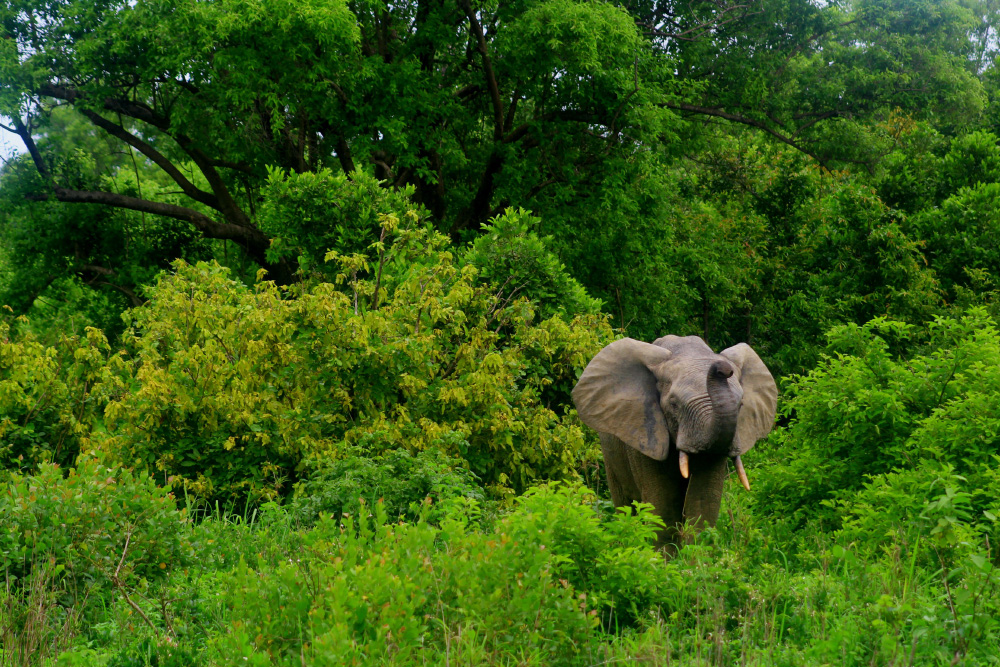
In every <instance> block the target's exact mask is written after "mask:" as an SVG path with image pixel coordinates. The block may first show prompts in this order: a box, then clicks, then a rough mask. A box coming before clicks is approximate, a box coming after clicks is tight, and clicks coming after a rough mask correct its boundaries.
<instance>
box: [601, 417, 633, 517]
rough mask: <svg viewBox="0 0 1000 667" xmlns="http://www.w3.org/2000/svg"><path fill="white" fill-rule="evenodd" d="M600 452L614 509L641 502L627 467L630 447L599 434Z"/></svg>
mask: <svg viewBox="0 0 1000 667" xmlns="http://www.w3.org/2000/svg"><path fill="white" fill-rule="evenodd" d="M600 435H601V452H602V453H603V454H604V471H605V472H606V473H607V477H608V490H609V491H611V502H613V503H614V504H615V507H625V506H627V505H631V504H632V503H634V502H635V501H637V500H641V495H640V493H639V488H638V487H637V486H636V484H635V479H634V478H633V476H632V469H631V468H630V467H629V460H628V452H629V451H631V450H632V448H631V447H629V446H628V445H626V444H625V443H624V442H622V441H621V440H619V439H618V438H616V437H615V436H613V435H611V434H610V433H601V434H600Z"/></svg>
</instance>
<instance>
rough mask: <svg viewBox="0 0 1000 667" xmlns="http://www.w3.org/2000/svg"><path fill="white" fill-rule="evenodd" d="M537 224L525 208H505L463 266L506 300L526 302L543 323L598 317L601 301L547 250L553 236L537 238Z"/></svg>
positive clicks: (490, 225) (478, 240)
mask: <svg viewBox="0 0 1000 667" xmlns="http://www.w3.org/2000/svg"><path fill="white" fill-rule="evenodd" d="M539 222H540V220H539V219H538V218H536V217H534V216H532V215H531V214H530V213H529V212H528V211H525V210H524V209H507V211H505V212H504V213H503V215H499V216H497V217H495V218H493V219H492V220H491V221H490V223H489V224H487V225H484V227H483V234H482V235H481V236H479V237H477V238H476V239H475V240H474V241H473V242H472V245H471V246H469V249H468V250H467V251H466V253H465V256H464V259H465V261H466V262H468V263H469V264H471V265H472V266H474V267H476V269H477V270H478V272H479V277H480V279H482V280H483V281H486V282H488V283H492V285H493V286H494V288H496V289H498V294H499V298H501V299H502V300H503V301H505V302H506V301H512V300H513V299H514V298H516V297H524V298H527V299H529V300H530V301H531V302H532V303H534V304H535V305H536V307H537V308H538V312H539V315H540V316H541V317H543V318H547V317H551V316H553V315H557V314H561V315H564V316H568V317H573V316H574V315H596V314H598V313H599V312H600V311H601V303H600V301H598V300H597V299H593V298H591V297H590V296H589V295H588V294H587V292H586V290H584V288H583V286H582V285H580V283H579V282H577V281H576V279H575V278H573V277H572V276H570V274H569V272H568V271H567V270H566V267H565V266H563V264H562V262H560V261H559V259H558V258H557V257H556V255H555V254H554V253H553V252H552V251H551V250H550V249H549V244H550V243H551V240H552V239H551V237H549V238H547V239H545V238H541V237H539V236H538V233H537V231H536V229H537V227H538V223H539Z"/></svg>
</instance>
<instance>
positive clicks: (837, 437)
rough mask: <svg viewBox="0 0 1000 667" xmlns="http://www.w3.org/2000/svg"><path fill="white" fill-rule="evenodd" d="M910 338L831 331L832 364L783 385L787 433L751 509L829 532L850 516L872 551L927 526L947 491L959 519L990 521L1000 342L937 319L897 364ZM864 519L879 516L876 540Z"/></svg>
mask: <svg viewBox="0 0 1000 667" xmlns="http://www.w3.org/2000/svg"><path fill="white" fill-rule="evenodd" d="M916 334H917V331H916V330H915V329H914V328H913V327H909V326H906V325H902V324H900V323H895V322H891V321H887V320H884V319H879V320H873V321H872V322H869V323H868V324H866V325H864V326H863V327H858V326H857V325H845V326H843V327H838V328H835V329H834V330H832V331H831V333H830V342H831V348H830V349H831V352H835V353H837V356H836V357H830V358H827V359H825V360H824V361H823V362H822V363H821V364H820V365H819V367H818V368H816V369H815V370H813V371H812V372H810V373H809V374H808V375H805V376H801V377H796V378H795V379H794V381H793V382H792V383H790V385H789V389H790V392H789V394H790V395H789V396H788V398H786V401H785V407H784V408H783V410H784V412H785V413H786V414H787V415H788V416H789V417H790V423H789V425H788V426H787V427H786V428H784V429H782V430H780V431H779V432H778V433H777V434H776V436H775V437H773V438H772V440H773V441H774V442H775V443H776V445H777V447H778V449H776V450H774V455H777V456H781V457H782V459H783V460H782V462H781V463H775V464H774V465H772V466H771V467H770V468H769V470H768V474H767V475H761V478H762V483H761V485H760V486H759V487H758V488H760V489H761V491H760V492H759V494H758V495H756V496H755V499H756V503H755V504H756V506H757V507H759V508H760V509H761V510H763V511H765V512H768V513H770V514H773V515H774V516H781V517H784V520H790V524H792V525H801V524H805V523H810V522H814V523H810V525H813V526H814V527H815V526H823V527H825V528H828V529H829V528H837V527H839V526H840V525H841V523H842V522H844V521H848V519H849V518H850V517H854V518H850V519H849V521H848V523H851V524H852V525H854V526H855V528H854V529H852V530H855V531H856V532H855V533H852V534H857V535H860V534H862V533H863V534H864V535H865V539H866V540H870V542H869V544H870V545H871V546H872V547H873V548H874V547H875V546H876V545H877V543H878V539H880V536H881V537H884V532H885V531H890V530H896V529H904V528H906V526H907V522H908V521H911V520H916V519H917V518H919V517H920V516H922V515H923V514H924V513H929V514H928V516H932V515H933V514H934V511H936V510H935V507H936V506H934V505H928V504H927V502H929V501H930V500H931V499H933V498H937V497H938V495H941V494H944V495H943V496H942V497H951V496H948V495H947V494H948V493H949V492H948V489H949V488H952V489H960V490H961V491H962V493H964V494H966V495H965V496H963V498H964V500H962V503H964V504H965V505H966V506H967V507H966V510H962V511H963V512H966V514H963V515H955V516H958V520H960V521H964V522H965V523H970V522H971V524H975V523H976V522H979V521H981V520H982V516H983V515H982V512H983V511H984V510H987V511H992V509H993V507H994V506H995V504H996V502H995V497H994V494H993V492H992V491H991V490H990V489H991V488H992V487H993V485H994V483H995V482H994V478H995V472H994V471H993V468H994V467H995V462H996V456H997V455H998V454H1000V439H998V437H997V433H998V432H1000V419H998V418H997V417H996V414H995V409H993V408H990V407H987V406H996V405H997V404H998V402H1000V373H998V371H997V369H998V368H1000V334H998V333H997V329H996V325H995V323H994V322H993V320H991V319H990V318H989V317H988V316H986V315H985V313H984V312H983V311H982V310H972V311H970V312H969V313H968V314H967V315H964V316H962V317H960V318H940V319H938V320H936V321H935V322H934V323H933V324H932V325H931V327H930V332H929V340H928V341H927V342H926V344H924V345H923V346H921V347H917V348H916V349H915V350H914V352H912V353H910V354H907V355H905V356H904V355H900V354H896V353H894V350H906V349H910V348H911V347H913V346H914V338H915V337H916ZM919 489H926V492H924V491H919ZM897 494H898V495H899V498H898V500H897V501H892V502H893V503H895V507H894V508H893V511H892V512H891V513H890V514H884V506H883V505H882V504H883V503H885V502H886V500H885V499H886V498H891V497H893V496H894V495H897ZM879 498H882V500H878V499H879ZM955 502H958V501H957V500H956V501H955ZM869 504H870V506H869ZM886 506H887V505H886ZM880 507H882V509H879V508H880ZM871 512H880V513H882V514H881V519H879V520H878V522H877V529H876V527H875V526H874V525H873V524H872V521H875V520H876V518H875V517H874V515H872V516H869V514H870V513H871ZM865 517H867V518H865ZM925 525H927V526H933V525H937V519H934V520H933V521H931V522H930V523H929V524H925ZM973 528H974V529H977V530H978V529H983V528H985V526H979V527H978V528H976V526H973ZM879 530H881V531H883V532H882V533H879V532H878V531H879ZM857 531H860V532H857Z"/></svg>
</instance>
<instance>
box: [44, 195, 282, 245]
mask: <svg viewBox="0 0 1000 667" xmlns="http://www.w3.org/2000/svg"><path fill="white" fill-rule="evenodd" d="M52 195H54V196H55V199H56V200H57V201H61V202H66V203H71V204H102V205H104V206H110V207H112V208H124V209H129V210H132V211H141V212H144V213H151V214H153V215H162V216H164V217H167V218H173V219H175V220H184V221H185V222H189V223H191V224H192V225H194V227H195V228H196V229H197V230H198V231H200V232H201V233H202V234H204V235H205V236H207V237H208V238H213V239H228V240H232V241H236V242H237V243H240V244H241V245H243V246H244V247H246V248H247V250H248V251H250V252H251V253H255V252H257V250H258V249H259V253H258V254H259V255H260V257H263V249H264V248H266V247H267V246H268V243H269V242H268V239H267V237H266V236H264V234H262V233H261V232H260V231H258V230H256V229H254V228H251V227H243V226H241V225H234V224H232V223H228V222H218V221H217V220H213V219H212V218H210V217H208V216H207V215H205V214H204V213H202V212H200V211H196V210H194V209H193V208H187V207H185V206H178V205H176V204H167V203H164V202H156V201H149V200H147V199H139V198H138V197H129V196H128V195H120V194H116V193H114V192H102V191H96V190H71V189H69V188H63V187H59V186H56V187H54V188H53V191H52ZM49 197H50V195H45V194H41V195H29V196H28V197H27V198H28V199H29V200H33V201H44V200H46V199H48V198H49ZM255 258H256V257H255Z"/></svg>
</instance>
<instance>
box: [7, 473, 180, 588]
mask: <svg viewBox="0 0 1000 667" xmlns="http://www.w3.org/2000/svg"><path fill="white" fill-rule="evenodd" d="M0 516H3V525H2V527H0V570H2V571H4V572H5V573H6V574H7V576H8V577H10V576H14V577H16V578H21V579H23V578H25V577H27V576H28V575H29V574H30V573H31V572H32V570H33V568H34V567H36V566H38V565H39V564H46V563H47V564H48V565H50V566H54V567H56V568H57V569H58V573H59V574H60V575H61V576H60V578H62V579H64V580H65V582H66V586H67V588H68V589H69V590H72V591H73V594H74V595H83V596H86V595H89V593H88V592H87V591H86V590H85V588H86V587H90V586H95V585H103V586H110V585H111V584H114V585H116V586H119V587H121V586H129V585H132V584H134V583H135V582H136V581H138V580H140V579H144V580H147V581H152V580H156V579H161V578H163V577H165V576H167V575H169V574H170V572H172V571H174V570H175V569H179V568H184V567H186V566H187V565H188V564H189V563H190V562H191V559H192V556H193V553H192V552H191V543H190V541H189V539H188V538H187V536H186V533H185V530H184V529H185V527H186V523H187V518H186V514H185V511H184V510H178V509H177V505H176V503H175V502H174V498H173V496H172V495H170V493H169V492H168V491H167V490H166V489H163V488H161V487H158V486H157V485H156V484H155V482H154V481H153V479H152V478H151V477H150V476H149V475H148V474H146V473H144V472H143V473H138V474H136V473H133V472H131V471H130V470H128V469H126V468H122V467H119V466H114V467H110V468H109V467H107V466H105V465H104V464H102V463H100V462H98V461H96V460H94V459H84V460H82V461H80V463H79V464H78V465H77V467H76V468H71V469H69V471H68V472H66V473H65V474H64V471H63V469H61V468H60V467H59V466H57V465H55V464H42V465H41V466H39V470H38V472H37V474H34V475H25V476H22V475H14V476H13V478H12V479H11V481H10V482H9V483H8V484H7V485H6V486H5V488H3V490H2V491H0Z"/></svg>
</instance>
